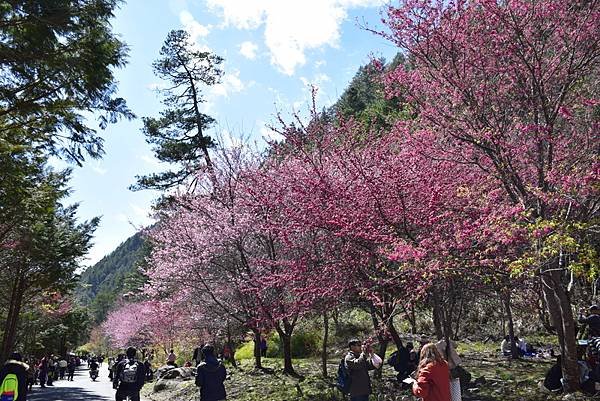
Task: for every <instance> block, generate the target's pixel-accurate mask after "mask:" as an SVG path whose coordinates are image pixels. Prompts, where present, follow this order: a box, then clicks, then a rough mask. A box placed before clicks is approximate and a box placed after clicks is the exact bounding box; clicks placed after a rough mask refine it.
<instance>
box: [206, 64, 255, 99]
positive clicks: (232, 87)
mask: <svg viewBox="0 0 600 401" xmlns="http://www.w3.org/2000/svg"><path fill="white" fill-rule="evenodd" d="M245 88H246V86H245V85H244V83H243V82H242V80H241V79H240V72H239V71H238V70H232V71H230V72H228V73H226V74H225V75H224V76H223V79H222V81H221V83H220V84H218V85H215V86H213V87H212V88H211V90H210V92H211V94H212V95H213V96H216V97H219V96H222V97H229V95H230V94H232V93H239V92H241V91H243V90H244V89H245Z"/></svg>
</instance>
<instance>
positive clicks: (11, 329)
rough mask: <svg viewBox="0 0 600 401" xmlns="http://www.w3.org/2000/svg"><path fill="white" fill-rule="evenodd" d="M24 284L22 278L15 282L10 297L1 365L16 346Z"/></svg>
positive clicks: (0, 354)
mask: <svg viewBox="0 0 600 401" xmlns="http://www.w3.org/2000/svg"><path fill="white" fill-rule="evenodd" d="M23 291H24V282H23V280H22V279H21V277H18V278H17V280H15V283H14V285H13V290H12V293H11V297H10V305H9V309H8V314H7V316H6V320H5V324H4V335H3V337H2V349H1V350H0V364H3V363H4V362H5V361H6V360H7V359H8V357H9V356H10V354H11V353H12V352H13V347H14V345H15V340H16V334H17V324H18V322H19V314H20V312H21V303H22V302H23Z"/></svg>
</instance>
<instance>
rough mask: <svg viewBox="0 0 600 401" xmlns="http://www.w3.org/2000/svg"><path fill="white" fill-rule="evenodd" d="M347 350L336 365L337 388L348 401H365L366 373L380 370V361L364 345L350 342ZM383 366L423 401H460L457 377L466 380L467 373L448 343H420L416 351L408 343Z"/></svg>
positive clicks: (367, 391)
mask: <svg viewBox="0 0 600 401" xmlns="http://www.w3.org/2000/svg"><path fill="white" fill-rule="evenodd" d="M348 348H349V350H348V353H347V354H346V356H345V357H344V358H343V359H342V361H340V366H339V369H338V388H339V389H340V391H342V393H344V394H345V395H348V396H349V398H350V401H368V400H369V396H370V394H371V392H372V387H371V378H370V376H369V371H370V370H374V369H378V368H380V367H381V366H382V363H383V361H382V360H381V358H380V357H379V356H378V355H377V354H376V353H374V352H373V349H372V348H371V347H370V346H369V345H368V343H366V342H361V341H360V340H357V339H353V340H350V341H349V342H348ZM387 363H388V364H389V365H391V366H392V367H393V368H394V370H395V371H396V372H397V376H396V377H397V379H398V381H399V382H400V383H402V386H403V388H408V389H411V390H412V393H413V394H414V395H415V396H417V397H420V398H421V399H423V400H424V401H451V400H457V399H460V391H461V390H460V380H461V376H462V377H463V378H464V379H463V380H465V381H469V380H470V375H469V374H468V372H466V371H465V370H464V369H462V368H460V363H461V360H460V357H459V356H458V353H457V352H456V349H455V344H453V343H452V342H451V341H450V342H446V341H445V340H441V341H438V342H436V343H431V342H426V341H422V342H421V344H420V349H419V350H418V351H417V350H415V349H414V346H413V344H412V343H410V342H409V343H406V345H404V344H402V343H400V344H399V347H398V350H397V351H395V352H394V353H392V354H391V355H390V358H389V359H388V360H387Z"/></svg>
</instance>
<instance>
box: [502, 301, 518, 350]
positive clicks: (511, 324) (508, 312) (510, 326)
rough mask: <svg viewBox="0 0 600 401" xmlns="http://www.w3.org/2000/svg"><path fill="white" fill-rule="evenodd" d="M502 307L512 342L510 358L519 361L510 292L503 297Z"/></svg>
mask: <svg viewBox="0 0 600 401" xmlns="http://www.w3.org/2000/svg"><path fill="white" fill-rule="evenodd" d="M502 305H503V306H504V310H505V311H506V318H507V319H508V337H509V341H510V358H511V359H519V357H520V354H519V351H518V350H517V344H515V325H514V322H513V317H512V310H511V307H510V292H509V291H507V292H506V293H505V294H503V295H502Z"/></svg>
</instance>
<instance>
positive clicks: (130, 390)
mask: <svg viewBox="0 0 600 401" xmlns="http://www.w3.org/2000/svg"><path fill="white" fill-rule="evenodd" d="M136 354H137V350H136V349H135V348H134V347H129V348H127V351H126V356H127V358H125V359H123V360H122V361H120V362H119V363H118V364H117V366H116V369H115V375H114V379H113V388H114V389H115V390H117V392H116V394H115V400H116V401H124V400H125V399H126V398H127V397H129V398H130V400H131V401H140V390H141V389H142V387H144V383H145V380H146V372H145V369H144V364H142V363H141V362H139V361H138V360H136Z"/></svg>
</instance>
